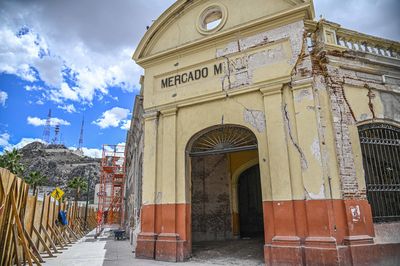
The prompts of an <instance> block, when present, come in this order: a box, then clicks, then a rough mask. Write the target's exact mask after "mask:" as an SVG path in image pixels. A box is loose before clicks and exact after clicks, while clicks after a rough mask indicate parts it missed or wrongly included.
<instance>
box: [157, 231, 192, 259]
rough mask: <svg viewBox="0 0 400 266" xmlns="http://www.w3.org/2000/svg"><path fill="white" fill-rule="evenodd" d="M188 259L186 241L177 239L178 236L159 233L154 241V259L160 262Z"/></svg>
mask: <svg viewBox="0 0 400 266" xmlns="http://www.w3.org/2000/svg"><path fill="white" fill-rule="evenodd" d="M188 257H189V251H188V248H187V241H183V240H180V239H179V235H178V234H173V233H161V234H159V235H158V238H157V241H156V253H155V259H156V260H160V261H170V262H179V261H184V260H185V259H187V258H188Z"/></svg>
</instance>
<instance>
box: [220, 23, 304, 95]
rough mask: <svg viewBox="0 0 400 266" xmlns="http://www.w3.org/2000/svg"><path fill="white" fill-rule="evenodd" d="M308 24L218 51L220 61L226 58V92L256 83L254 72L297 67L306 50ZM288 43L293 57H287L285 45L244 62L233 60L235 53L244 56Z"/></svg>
mask: <svg viewBox="0 0 400 266" xmlns="http://www.w3.org/2000/svg"><path fill="white" fill-rule="evenodd" d="M303 34H304V23H303V21H298V22H295V23H291V24H288V25H285V26H282V27H279V28H276V29H272V30H269V31H266V32H263V33H259V34H256V35H253V36H250V37H245V38H242V39H238V40H236V41H233V42H230V43H228V44H227V45H226V47H225V48H222V49H217V50H216V58H221V57H222V58H226V59H227V60H226V61H227V62H225V66H224V73H225V75H223V77H222V78H221V83H222V89H223V90H225V91H226V90H227V89H233V88H237V87H240V86H245V85H251V84H252V83H253V73H254V70H256V69H258V68H260V67H263V66H266V65H270V64H273V63H275V62H279V61H282V60H285V59H286V60H288V64H289V65H291V66H294V65H295V64H296V62H297V60H298V58H299V55H300V54H301V51H302V46H303ZM283 39H288V40H289V42H290V46H291V53H290V55H286V53H285V50H284V48H283V44H280V45H278V46H277V47H274V48H270V49H268V50H264V51H261V52H256V53H253V54H251V55H245V56H243V57H240V58H234V59H229V58H228V56H229V55H232V54H234V53H238V52H243V51H246V50H248V49H250V48H254V47H259V46H262V45H265V44H269V43H271V44H272V43H274V42H276V41H278V40H283Z"/></svg>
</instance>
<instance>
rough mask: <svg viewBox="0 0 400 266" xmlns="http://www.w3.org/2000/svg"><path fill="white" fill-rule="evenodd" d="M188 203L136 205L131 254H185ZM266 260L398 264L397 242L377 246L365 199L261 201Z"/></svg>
mask: <svg viewBox="0 0 400 266" xmlns="http://www.w3.org/2000/svg"><path fill="white" fill-rule="evenodd" d="M190 208H191V207H190V205H189V204H161V205H146V206H143V207H142V221H141V222H142V232H141V233H140V234H139V236H138V239H137V248H136V257H138V258H146V259H154V260H161V261H172V262H178V261H184V260H185V259H187V258H189V257H190V255H191V246H192V243H191V227H192V226H191V209H190ZM263 212H264V232H265V246H264V257H265V263H266V265H400V263H398V264H394V262H396V263H397V262H398V261H399V260H400V255H399V254H400V244H391V245H377V244H374V242H373V236H374V229H373V223H372V215H371V209H370V206H369V204H368V202H367V201H366V200H299V201H265V202H263Z"/></svg>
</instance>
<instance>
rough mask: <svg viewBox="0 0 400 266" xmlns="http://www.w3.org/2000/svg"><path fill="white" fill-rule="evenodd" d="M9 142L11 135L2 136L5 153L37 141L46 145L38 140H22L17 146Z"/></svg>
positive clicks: (1, 141)
mask: <svg viewBox="0 0 400 266" xmlns="http://www.w3.org/2000/svg"><path fill="white" fill-rule="evenodd" d="M9 141H10V135H9V134H8V133H3V134H0V147H2V148H3V151H10V150H12V149H21V148H23V147H25V146H26V145H28V144H30V143H32V142H36V141H38V142H41V143H44V142H43V140H41V139H38V138H22V139H21V140H20V142H18V143H17V144H15V145H13V144H11V143H9Z"/></svg>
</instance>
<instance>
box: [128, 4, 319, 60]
mask: <svg viewBox="0 0 400 266" xmlns="http://www.w3.org/2000/svg"><path fill="white" fill-rule="evenodd" d="M301 7H302V8H304V9H306V11H307V17H308V18H313V16H314V10H313V4H312V1H311V0H246V1H243V0H178V1H176V2H175V3H174V4H173V5H172V6H171V7H170V8H168V9H167V10H166V11H165V12H164V13H163V14H162V15H161V16H160V17H159V18H158V19H157V20H156V21H155V22H154V23H153V25H152V26H151V27H150V28H149V29H148V31H147V32H146V34H145V35H144V37H143V39H142V40H141V42H140V44H139V45H138V47H137V49H136V51H135V53H134V55H133V59H134V60H135V61H137V62H138V63H139V64H140V62H141V61H144V60H145V59H146V58H150V57H154V56H156V55H158V54H165V53H168V51H171V50H174V49H177V48H180V47H183V46H187V45H191V44H196V43H201V41H202V40H206V39H210V38H212V37H213V36H216V35H221V34H224V33H227V32H230V31H232V30H235V28H238V27H240V26H242V25H245V24H246V23H247V24H248V23H251V22H252V21H257V20H261V19H263V18H267V17H271V16H274V15H276V14H280V13H282V12H285V11H290V10H294V9H296V8H297V9H298V8H301ZM218 12H219V13H218ZM215 20H220V21H221V24H218V25H217V27H216V28H215V29H212V30H208V28H206V24H207V23H208V22H209V21H211V22H213V21H214V22H215ZM216 22H217V23H218V22H219V21H216Z"/></svg>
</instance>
